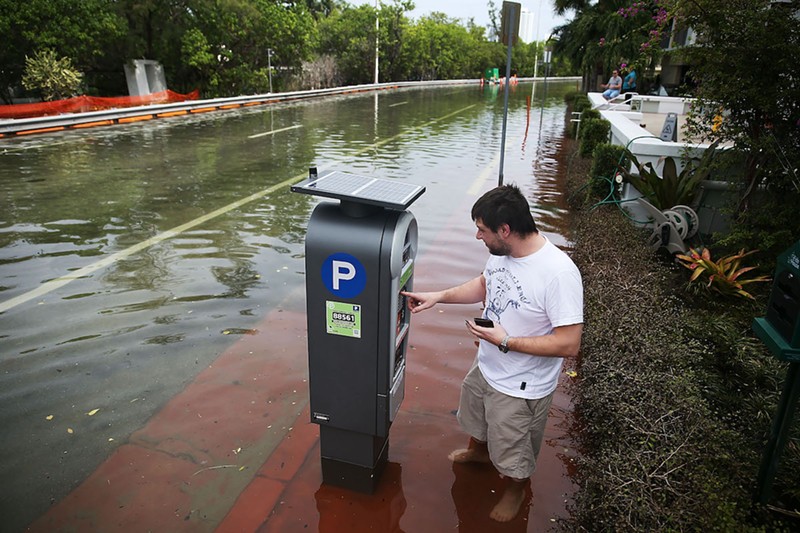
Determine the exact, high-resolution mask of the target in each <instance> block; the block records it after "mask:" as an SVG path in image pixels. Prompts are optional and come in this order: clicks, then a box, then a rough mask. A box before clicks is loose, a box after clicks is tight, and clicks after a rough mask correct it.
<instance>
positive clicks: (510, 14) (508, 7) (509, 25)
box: [500, 2, 522, 46]
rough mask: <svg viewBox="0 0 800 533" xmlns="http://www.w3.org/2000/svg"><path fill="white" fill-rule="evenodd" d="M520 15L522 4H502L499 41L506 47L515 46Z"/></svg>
mask: <svg viewBox="0 0 800 533" xmlns="http://www.w3.org/2000/svg"><path fill="white" fill-rule="evenodd" d="M520 13H522V4H520V3H518V2H503V13H502V20H503V22H502V24H501V25H500V41H501V42H502V43H503V44H504V45H506V46H509V45H511V46H513V45H515V44H517V40H518V39H519V18H520Z"/></svg>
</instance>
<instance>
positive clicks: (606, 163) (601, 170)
mask: <svg viewBox="0 0 800 533" xmlns="http://www.w3.org/2000/svg"><path fill="white" fill-rule="evenodd" d="M592 158H593V162H592V169H591V171H590V176H589V184H590V188H591V190H592V193H593V194H594V195H595V196H599V197H600V198H607V197H608V196H609V195H611V194H612V193H613V192H614V191H615V190H616V185H615V182H614V177H615V176H616V174H617V173H618V172H619V171H621V170H623V169H625V168H626V167H627V166H628V164H629V163H628V158H627V157H626V156H625V148H623V147H622V146H619V145H616V144H608V143H602V144H598V145H597V146H596V147H595V149H594V152H592Z"/></svg>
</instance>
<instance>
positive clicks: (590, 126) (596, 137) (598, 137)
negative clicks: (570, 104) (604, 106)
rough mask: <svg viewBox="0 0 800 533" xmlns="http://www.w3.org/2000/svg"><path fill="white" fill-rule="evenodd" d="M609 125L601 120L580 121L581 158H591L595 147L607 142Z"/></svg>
mask: <svg viewBox="0 0 800 533" xmlns="http://www.w3.org/2000/svg"><path fill="white" fill-rule="evenodd" d="M610 131H611V123H610V122H608V121H607V120H604V119H602V118H600V119H597V118H590V119H588V120H585V121H581V138H580V141H581V149H580V154H581V157H591V155H592V152H594V149H595V147H596V146H597V145H598V144H602V143H605V142H607V141H608V134H609V132H610Z"/></svg>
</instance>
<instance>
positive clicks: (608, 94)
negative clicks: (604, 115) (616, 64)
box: [600, 70, 622, 100]
mask: <svg viewBox="0 0 800 533" xmlns="http://www.w3.org/2000/svg"><path fill="white" fill-rule="evenodd" d="M600 87H602V88H604V89H605V91H604V92H603V98H605V99H606V100H613V99H614V98H616V97H617V96H619V92H620V91H621V90H622V78H620V77H619V71H617V70H614V72H612V73H611V77H610V78H609V79H608V83H603V84H601V85H600Z"/></svg>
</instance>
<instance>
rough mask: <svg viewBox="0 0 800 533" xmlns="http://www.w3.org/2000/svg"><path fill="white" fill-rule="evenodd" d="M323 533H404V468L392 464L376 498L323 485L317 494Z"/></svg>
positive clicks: (386, 469)
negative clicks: (378, 532) (402, 519)
mask: <svg viewBox="0 0 800 533" xmlns="http://www.w3.org/2000/svg"><path fill="white" fill-rule="evenodd" d="M314 499H315V500H316V502H317V512H319V533H342V532H343V531H347V532H350V533H367V532H375V531H380V532H381V533H403V529H402V528H401V527H400V519H401V518H402V517H403V513H405V511H406V506H407V503H406V498H405V495H404V494H403V481H402V467H401V466H400V465H399V464H397V463H393V462H391V461H389V462H388V463H387V464H386V468H385V469H384V471H383V475H382V476H381V482H380V484H379V485H378V489H377V491H376V492H375V494H369V495H367V494H359V493H356V492H352V491H349V490H344V489H340V488H337V487H333V486H331V485H324V484H323V485H321V486H320V488H319V490H318V491H317V492H316V493H315V494H314Z"/></svg>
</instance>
